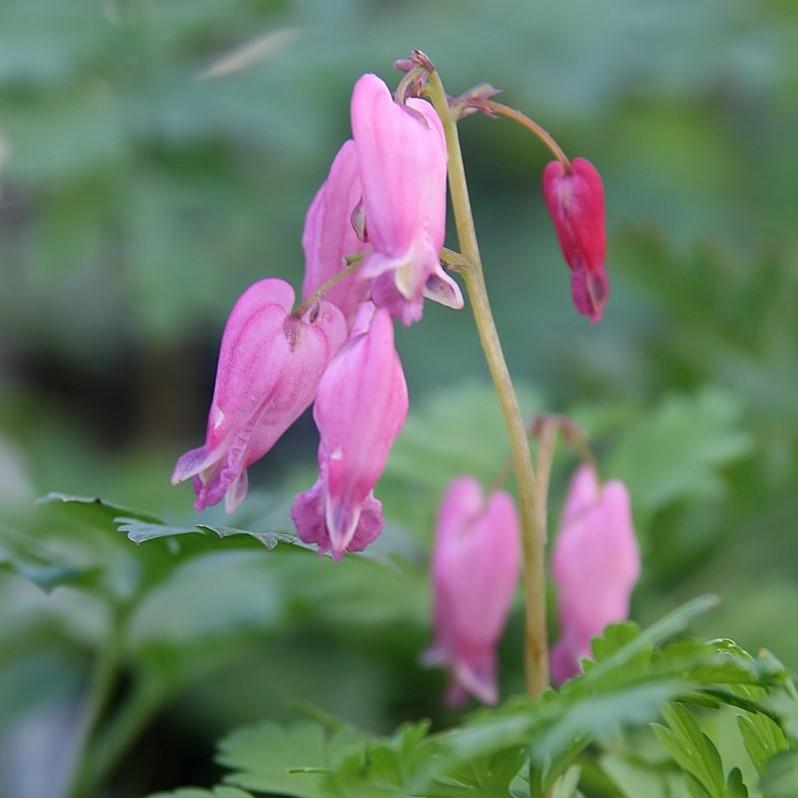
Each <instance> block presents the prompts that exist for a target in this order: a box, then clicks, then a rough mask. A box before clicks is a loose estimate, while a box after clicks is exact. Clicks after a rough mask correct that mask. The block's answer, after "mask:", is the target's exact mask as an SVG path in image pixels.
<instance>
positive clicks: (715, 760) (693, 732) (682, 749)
mask: <svg viewBox="0 0 798 798" xmlns="http://www.w3.org/2000/svg"><path fill="white" fill-rule="evenodd" d="M662 715H663V717H664V718H665V721H666V722H667V724H668V727H667V728H666V727H664V726H660V725H659V724H653V726H652V728H653V730H654V733H655V735H656V736H657V738H658V739H659V741H660V742H661V743H662V744H663V745H664V746H665V748H667V750H668V752H669V753H670V755H671V756H672V757H673V759H674V761H675V762H676V764H677V765H678V766H679V767H680V768H681V769H682V770H683V771H684V772H685V773H687V774H689V775H690V776H693V777H694V778H695V779H696V781H697V782H698V783H699V785H700V786H701V787H702V788H703V790H704V791H705V792H706V793H707V795H708V796H709V798H724V795H725V782H726V779H725V777H724V774H723V763H722V762H721V759H720V754H719V753H718V749H717V748H715V745H714V743H713V742H712V741H711V740H710V739H709V737H708V736H707V735H706V734H704V733H703V732H702V731H701V729H700V727H699V725H698V723H696V721H695V719H694V718H693V716H692V714H691V713H690V712H689V710H687V709H686V708H685V707H683V706H682V705H681V704H677V703H672V704H670V705H669V706H667V707H666V708H665V709H664V710H663V713H662Z"/></svg>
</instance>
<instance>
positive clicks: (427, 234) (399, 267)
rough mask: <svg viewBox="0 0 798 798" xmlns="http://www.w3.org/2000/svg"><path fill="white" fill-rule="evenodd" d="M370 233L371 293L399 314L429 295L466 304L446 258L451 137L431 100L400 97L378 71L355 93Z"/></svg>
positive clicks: (365, 269) (408, 318) (415, 311)
mask: <svg viewBox="0 0 798 798" xmlns="http://www.w3.org/2000/svg"><path fill="white" fill-rule="evenodd" d="M351 112H352V133H353V137H354V141H355V149H356V151H357V161H358V167H359V170H360V180H361V183H362V186H363V208H364V212H365V222H366V234H367V237H368V241H369V244H370V245H371V247H372V250H371V252H370V253H369V254H368V255H367V257H366V259H365V261H364V263H363V266H362V267H361V271H362V273H363V275H364V276H366V277H373V278H375V281H374V286H373V289H372V296H373V298H374V300H375V302H376V303H377V304H378V305H380V306H382V307H385V308H387V309H388V311H389V312H390V314H391V315H392V316H393V317H395V318H401V319H402V321H403V322H404V323H405V324H412V323H413V322H415V321H418V320H419V319H420V318H421V314H422V305H423V298H424V297H425V296H427V297H429V298H430V299H433V300H435V301H437V302H441V303H442V304H445V305H448V306H450V307H453V308H461V307H462V306H463V297H462V294H461V293H460V289H459V287H458V285H457V283H456V282H455V281H454V280H453V279H452V278H451V277H449V275H447V274H446V272H445V271H444V270H443V269H442V267H441V265H440V260H439V256H440V250H441V247H442V246H443V240H444V234H445V226H446V164H447V150H446V140H445V138H444V134H443V128H442V126H441V122H440V119H439V118H438V115H437V114H436V113H435V110H434V109H433V108H432V106H431V105H430V104H429V103H428V102H426V101H424V100H420V99H417V98H411V99H409V100H407V103H406V104H400V103H397V102H395V101H394V99H393V97H392V96H391V92H390V91H389V90H388V87H387V86H386V85H385V83H383V82H382V81H381V80H380V79H379V78H378V77H377V76H376V75H371V74H367V75H363V76H362V77H361V78H360V79H359V80H358V82H357V84H356V85H355V89H354V92H353V94H352V107H351Z"/></svg>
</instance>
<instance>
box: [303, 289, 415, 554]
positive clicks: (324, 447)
mask: <svg viewBox="0 0 798 798" xmlns="http://www.w3.org/2000/svg"><path fill="white" fill-rule="evenodd" d="M407 405H408V400H407V385H406V384H405V378H404V374H403V373H402V365H401V363H400V362H399V356H398V355H397V354H396V350H395V349H394V342H393V326H392V324H391V319H390V316H389V315H388V312H387V311H385V310H383V309H376V308H375V307H374V305H373V304H372V303H371V302H366V303H364V304H363V305H362V306H361V309H360V311H359V312H358V315H357V317H356V319H355V323H354V325H353V327H352V333H351V335H350V338H349V340H348V341H347V343H346V344H345V345H344V347H343V348H342V349H341V351H340V352H339V353H338V354H337V355H336V357H335V358H334V359H333V361H332V362H331V363H330V365H329V367H328V368H327V371H326V372H325V373H324V376H323V377H322V379H321V382H320V383H319V390H318V394H317V397H316V404H315V405H314V408H313V418H314V419H315V421H316V426H317V427H318V428H319V434H320V438H321V441H320V443H319V478H318V480H317V481H316V484H315V485H314V486H313V487H312V488H311V489H310V490H308V491H305V492H304V493H300V494H299V496H297V498H296V501H295V502H294V506H293V507H292V509H291V516H292V518H293V520H294V524H295V525H296V528H297V531H298V533H299V536H300V537H301V538H302V540H304V541H305V542H306V543H315V544H317V545H318V547H319V551H320V552H326V551H330V552H331V553H332V556H333V558H334V559H340V558H341V557H342V556H343V555H344V552H346V551H349V552H353V551H362V550H363V549H364V548H366V546H367V545H368V544H369V543H371V542H372V541H373V540H374V539H375V538H376V537H377V536H378V535H379V534H380V532H381V531H382V527H383V519H382V505H381V503H380V502H379V501H378V500H377V499H375V498H374V491H373V489H374V486H375V485H376V483H377V481H378V480H379V478H380V476H381V475H382V472H383V469H384V468H385V463H386V460H387V459H388V453H389V451H390V449H391V446H392V445H393V442H394V440H395V439H396V436H397V435H398V434H399V430H400V429H401V428H402V425H403V424H404V421H405V417H406V415H407Z"/></svg>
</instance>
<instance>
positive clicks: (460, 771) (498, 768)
mask: <svg viewBox="0 0 798 798" xmlns="http://www.w3.org/2000/svg"><path fill="white" fill-rule="evenodd" d="M525 764H526V748H525V747H524V746H516V747H512V748H507V749H505V750H503V751H498V752H497V753H495V754H489V755H488V756H484V757H476V758H474V759H472V760H471V761H470V762H469V763H468V764H466V765H463V766H461V767H459V768H456V769H454V770H452V771H450V772H448V773H446V775H445V776H439V777H438V778H437V779H436V780H435V782H434V783H433V784H431V785H430V786H429V787H428V788H427V790H425V792H424V795H425V798H458V797H459V796H462V798H509V796H511V795H512V789H511V787H512V784H513V782H514V781H515V779H516V777H517V776H518V775H519V773H520V772H521V771H522V769H524V768H525ZM524 794H525V795H526V794H528V790H526V791H525V792H524Z"/></svg>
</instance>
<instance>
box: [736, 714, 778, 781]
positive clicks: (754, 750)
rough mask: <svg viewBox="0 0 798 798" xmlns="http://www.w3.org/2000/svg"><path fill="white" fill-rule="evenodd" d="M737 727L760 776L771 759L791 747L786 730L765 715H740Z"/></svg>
mask: <svg viewBox="0 0 798 798" xmlns="http://www.w3.org/2000/svg"><path fill="white" fill-rule="evenodd" d="M737 728H738V729H739V731H740V736H741V737H742V739H743V745H744V746H745V750H746V751H747V753H748V756H749V757H750V758H751V762H752V763H753V765H754V767H755V768H756V772H757V773H758V774H759V775H760V777H761V776H762V774H763V773H764V772H765V768H766V766H767V763H768V762H769V761H770V759H772V758H773V757H774V756H775V755H776V754H778V753H779V752H781V751H786V750H787V749H788V748H789V744H788V742H787V738H786V737H785V736H784V732H783V731H782V730H781V728H780V727H779V726H778V725H777V724H776V723H775V722H774V721H773V720H771V719H770V718H769V717H767V716H765V715H761V714H751V715H739V716H738V717H737Z"/></svg>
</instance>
